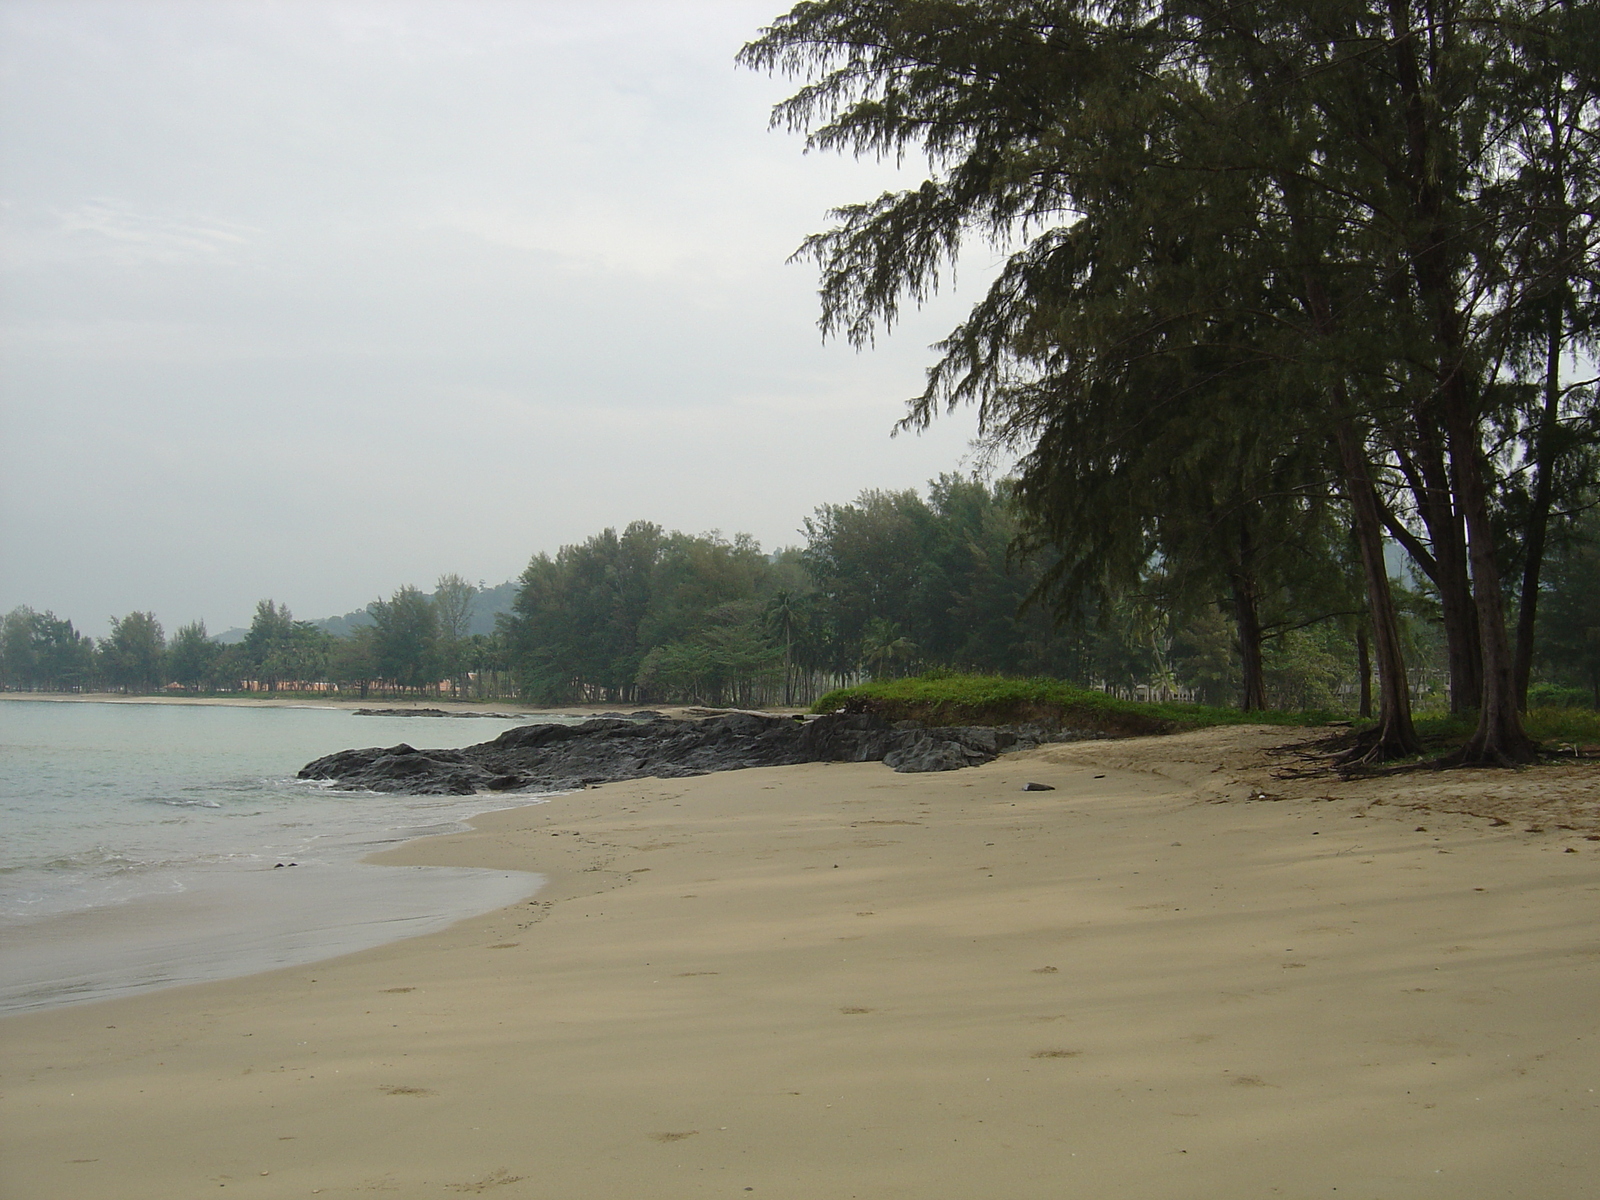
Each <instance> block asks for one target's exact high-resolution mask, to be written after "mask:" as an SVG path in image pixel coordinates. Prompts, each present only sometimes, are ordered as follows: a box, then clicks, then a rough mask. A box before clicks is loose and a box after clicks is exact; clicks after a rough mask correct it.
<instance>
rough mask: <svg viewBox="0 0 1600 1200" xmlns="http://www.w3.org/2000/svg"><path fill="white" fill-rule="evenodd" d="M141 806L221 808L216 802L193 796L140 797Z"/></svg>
mask: <svg viewBox="0 0 1600 1200" xmlns="http://www.w3.org/2000/svg"><path fill="white" fill-rule="evenodd" d="M139 803H141V804H161V805H165V806H166V807H167V808H221V807H222V805H220V804H218V803H217V802H216V801H215V800H207V799H204V798H202V797H191V796H140V797H139Z"/></svg>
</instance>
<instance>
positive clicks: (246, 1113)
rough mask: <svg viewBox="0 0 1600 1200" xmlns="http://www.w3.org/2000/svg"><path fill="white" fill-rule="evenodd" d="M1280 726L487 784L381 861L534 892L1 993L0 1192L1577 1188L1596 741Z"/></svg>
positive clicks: (1586, 1058)
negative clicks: (1395, 747)
mask: <svg viewBox="0 0 1600 1200" xmlns="http://www.w3.org/2000/svg"><path fill="white" fill-rule="evenodd" d="M1285 740H1286V739H1285V733H1284V731H1283V730H1278V729H1261V728H1259V727H1256V728H1248V727H1247V728H1244V729H1240V728H1233V729H1225V730H1208V731H1201V732H1199V733H1197V734H1183V735H1174V736H1171V737H1167V738H1159V739H1134V740H1129V741H1124V742H1095V743H1073V744H1066V745H1055V746H1047V747H1042V748H1040V749H1038V750H1033V751H1028V752H1025V753H1023V754H1019V755H1010V756H1005V757H1002V758H1001V759H999V760H997V761H995V762H993V763H990V764H988V765H986V766H983V767H977V768H971V769H968V770H963V771H956V772H947V773H942V774H939V775H914V776H904V775H896V774H894V773H893V772H892V771H889V770H887V769H885V768H883V767H882V766H881V765H878V764H850V763H846V764H806V765H802V766H797V767H777V768H765V769H759V770H748V771H736V772H727V773H723V774H717V775H708V776H700V777H695V778H688V779H674V780H659V779H643V780H635V781H631V782H627V783H617V784H607V785H604V786H601V787H597V788H593V789H589V790H585V791H583V792H578V793H572V794H570V795H569V796H566V797H562V798H561V799H560V800H559V801H558V802H557V803H554V804H548V805H539V806H534V807H531V808H519V809H511V810H501V811H496V812H491V813H486V814H484V815H482V816H479V817H476V818H474V819H473V820H472V822H471V824H472V828H471V829H470V830H469V831H466V832H462V833H454V834H445V835H441V836H437V837H433V838H427V839H420V840H417V841H412V842H408V843H406V844H405V845H403V846H399V847H396V848H394V849H391V850H386V851H384V852H382V853H381V854H379V855H376V856H374V861H380V862H383V863H387V864H391V865H399V866H405V865H421V864H424V863H426V864H430V865H440V866H469V865H470V866H472V867H476V868H487V869H492V870H526V869H530V868H532V869H535V870H537V871H539V873H541V874H543V875H544V876H545V877H546V880H547V882H546V884H545V887H544V888H543V889H542V890H541V891H540V892H538V893H537V894H536V895H535V896H533V897H532V899H531V900H526V901H523V902H519V903H518V904H516V905H513V906H511V907H508V908H504V909H500V910H497V911H494V912H491V913H486V914H483V915H481V916H478V917H473V918H469V919H467V920H464V921H461V922H459V923H457V924H455V925H453V926H451V927H450V928H449V929H446V930H443V931H441V932H438V933H432V934H427V935H425V936H422V937H417V938H412V939H409V940H406V941H401V942H395V943H390V944H388V945H385V946H381V947H378V948H376V949H373V950H368V951H362V952H360V953H357V954H352V955H347V956H345V957H342V958H337V959H330V960H325V961H322V962H319V963H317V964H315V965H314V966H312V967H297V968H289V969H284V970H279V971H274V972H271V973H267V974H261V975H252V976H248V977H244V978H238V979H232V980H227V981H223V982H217V983H208V984H201V985H196V986H189V987H182V988H175V989H170V990H166V991H160V992H153V993H148V994H145V995H141V996H135V997H131V998H127V999H118V1000H112V1001H107V1002H103V1003H98V1004H86V1005H81V1006H76V1007H71V1008H64V1009H55V1010H50V1011H47V1012H41V1013H31V1014H21V1015H17V1016H10V1017H5V1018H0V1031H3V1033H4V1037H3V1038H0V1044H3V1047H4V1049H3V1053H4V1057H5V1060H6V1072H5V1073H6V1076H7V1078H8V1080H9V1081H10V1082H9V1085H8V1089H7V1097H6V1100H5V1104H6V1113H5V1121H4V1126H5V1132H4V1134H3V1135H0V1136H3V1137H4V1138H5V1140H6V1142H7V1146H6V1149H5V1156H6V1157H5V1161H6V1162H7V1164H8V1166H7V1170H6V1174H5V1183H4V1185H3V1187H0V1194H3V1195H5V1196H6V1197H8V1200H9V1198H11V1197H15V1198H17V1200H21V1198H23V1197H35V1196H38V1197H43V1196H53V1195H73V1196H75V1197H83V1198H86V1200H95V1198H98V1197H105V1198H106V1200H111V1198H112V1197H116V1198H118V1200H141V1198H143V1197H147V1196H148V1197H152V1198H153V1197H158V1196H161V1197H165V1196H169V1195H187V1194H192V1193H194V1192H197V1191H198V1190H199V1189H200V1188H202V1187H204V1188H206V1189H207V1190H215V1189H217V1188H218V1185H224V1186H226V1187H227V1188H228V1189H229V1194H233V1193H234V1192H237V1191H240V1190H243V1191H244V1192H245V1193H246V1194H247V1195H251V1196H259V1197H278V1196H289V1195H307V1194H313V1193H319V1194H332V1193H339V1192H343V1191H348V1190H363V1189H366V1190H371V1189H382V1190H386V1191H393V1192H395V1193H396V1194H398V1195H402V1196H408V1197H409V1196H423V1195H437V1194H439V1192H440V1191H442V1190H455V1191H462V1192H473V1193H478V1192H492V1193H493V1194H495V1195H497V1196H504V1197H506V1198H507V1200H515V1198H519V1197H528V1198H534V1197H538V1198H543V1197H551V1198H554V1197H558V1196H560V1197H564V1196H611V1195H652V1196H661V1197H669V1198H670V1197H680V1196H681V1197H691V1196H693V1197H699V1196H715V1195H723V1194H728V1195H747V1194H750V1195H755V1196H768V1197H773V1196H776V1197H784V1198H790V1197H792V1198H794V1200H800V1198H802V1197H803V1198H806V1200H813V1198H815V1197H818V1196H827V1197H834V1196H838V1197H848V1196H858V1197H901V1196H906V1197H909V1196H917V1197H950V1198H952V1200H954V1198H956V1197H961V1198H966V1197H971V1196H978V1195H994V1196H1004V1197H1007V1198H1008V1200H1010V1198H1013V1197H1030V1198H1031V1197H1040V1198H1041V1200H1043V1198H1044V1197H1051V1198H1052V1200H1054V1198H1055V1197H1059V1196H1061V1195H1063V1194H1066V1195H1083V1196H1091V1195H1093V1196H1100V1195H1108V1196H1110V1195H1114V1196H1117V1197H1119V1198H1123V1197H1127V1198H1130V1200H1145V1198H1149V1200H1154V1198H1156V1197H1171V1196H1174V1195H1182V1196H1184V1197H1216V1198H1217V1200H1222V1198H1223V1197H1228V1198H1229V1200H1232V1198H1234V1197H1254V1196H1262V1197H1266V1196H1270V1195H1275V1194H1286V1195H1308V1196H1309V1195H1325V1194H1333V1193H1332V1192H1331V1190H1330V1189H1331V1188H1334V1187H1337V1188H1338V1191H1339V1194H1353V1195H1357V1196H1360V1195H1372V1196H1385V1197H1396V1198H1399V1197H1404V1198H1407V1200H1410V1198H1412V1197H1428V1198H1433V1197H1438V1198H1439V1200H1444V1198H1446V1197H1450V1198H1451V1200H1454V1198H1457V1197H1459V1196H1461V1195H1463V1194H1469V1193H1470V1194H1472V1195H1483V1196H1490V1195H1506V1196H1525V1195H1532V1194H1537V1195H1539V1196H1540V1197H1541V1198H1547V1200H1566V1198H1568V1197H1570V1198H1572V1200H1578V1197H1581V1196H1586V1195H1587V1194H1588V1191H1589V1189H1590V1186H1591V1185H1589V1184H1586V1183H1584V1182H1583V1181H1584V1180H1585V1179H1592V1178H1593V1176H1594V1174H1595V1173H1596V1172H1597V1171H1600V1147H1597V1146H1596V1145H1595V1143H1594V1141H1593V1138H1592V1128H1593V1121H1594V1119H1595V1117H1596V1116H1597V1115H1600V1101H1597V1098H1596V1093H1595V1092H1593V1091H1590V1090H1589V1089H1591V1088H1600V1018H1597V1017H1596V1015H1595V1013H1594V1008H1593V996H1594V994H1595V990H1596V986H1597V985H1600V938H1597V935H1596V933H1595V930H1596V928H1600V921H1597V919H1596V918H1597V917H1600V899H1597V897H1600V842H1591V841H1589V840H1588V838H1589V837H1590V836H1600V771H1596V770H1595V769H1593V768H1589V767H1583V766H1573V767H1565V766H1563V767H1555V768H1539V769H1538V770H1537V771H1532V772H1523V773H1510V772H1504V773H1490V772H1479V773H1465V774H1464V773H1440V774H1432V775H1418V776H1412V777H1406V778H1398V779H1397V778H1387V779H1380V780H1367V781H1361V782H1360V783H1357V784H1338V783H1334V782H1331V781H1328V780H1308V781H1306V782H1303V783H1302V782H1295V781H1293V780H1277V781H1274V780H1273V776H1272V771H1273V769H1274V768H1276V767H1278V766H1281V765H1282V764H1283V761H1284V759H1283V757H1282V756H1281V755H1278V756H1274V755H1273V754H1272V753H1271V751H1272V749H1273V747H1275V746H1277V745H1279V744H1280V743H1283V742H1284V741H1285ZM1027 782H1041V783H1046V784H1050V785H1052V786H1053V787H1054V788H1055V789H1056V790H1054V791H1046V792H1023V791H1022V786H1023V784H1024V783H1027ZM1255 797H1260V798H1255ZM1512 815H1515V816H1516V820H1515V822H1508V823H1506V824H1501V825H1495V824H1492V823H1491V822H1492V821H1493V820H1495V819H1499V820H1501V821H1507V819H1508V817H1510V816H1512ZM1561 825H1570V826H1572V828H1571V829H1563V828H1560V826H1561ZM1418 826H1421V827H1422V828H1421V829H1419V828H1417V827H1418ZM1535 829H1537V830H1538V832H1533V830H1535Z"/></svg>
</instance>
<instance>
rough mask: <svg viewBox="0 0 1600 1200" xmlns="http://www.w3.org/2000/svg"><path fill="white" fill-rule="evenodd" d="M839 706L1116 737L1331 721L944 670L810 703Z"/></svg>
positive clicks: (940, 721)
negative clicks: (1045, 724)
mask: <svg viewBox="0 0 1600 1200" xmlns="http://www.w3.org/2000/svg"><path fill="white" fill-rule="evenodd" d="M841 709H842V710H844V711H846V712H871V713H876V714H877V715H879V716H882V717H884V718H886V719H888V720H891V721H899V720H917V721H923V722H925V723H927V724H929V725H1003V724H1018V723H1021V722H1025V721H1054V722H1059V723H1061V724H1063V725H1073V726H1077V727H1080V728H1084V727H1087V728H1093V729H1099V730H1102V731H1104V732H1107V733H1116V734H1122V735H1136V734H1145V733H1170V732H1173V731H1176V730H1179V729H1198V728H1201V727H1203V726H1207V725H1255V724H1271V725H1320V724H1324V723H1325V722H1327V721H1329V720H1333V719H1335V718H1334V717H1333V716H1332V714H1329V713H1326V712H1308V713H1303V712H1250V713H1246V712H1240V711H1239V710H1237V709H1232V708H1213V707H1211V706H1209V705H1204V704H1175V703H1144V702H1141V701H1137V700H1119V699H1118V698H1117V697H1115V696H1108V695H1106V694H1105V693H1104V692H1096V691H1090V690H1088V689H1086V688H1079V687H1073V686H1072V685H1071V684H1068V683H1062V682H1061V681H1059V680H1055V679H1008V678H1005V677H1003V676H999V675H956V674H953V673H950V672H945V671H940V672H930V673H928V674H926V675H919V676H917V677H915V678H913V679H892V680H884V681H882V682H877V683H865V684H861V685H859V686H858V687H851V688H839V689H837V690H835V691H832V692H829V693H828V694H827V695H825V696H823V697H822V698H821V699H819V700H818V701H817V702H816V704H815V705H813V706H812V711H813V712H818V713H827V712H836V711H839V710H841Z"/></svg>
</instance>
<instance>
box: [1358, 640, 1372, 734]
mask: <svg viewBox="0 0 1600 1200" xmlns="http://www.w3.org/2000/svg"><path fill="white" fill-rule="evenodd" d="M1356 673H1357V674H1358V675H1360V676H1361V708H1360V715H1361V716H1363V717H1370V716H1371V715H1372V651H1371V648H1370V647H1369V646H1368V644H1367V627H1366V626H1365V625H1362V626H1361V627H1359V628H1358V629H1357V630H1356Z"/></svg>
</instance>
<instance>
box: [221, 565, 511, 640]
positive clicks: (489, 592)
mask: <svg viewBox="0 0 1600 1200" xmlns="http://www.w3.org/2000/svg"><path fill="white" fill-rule="evenodd" d="M428 595H429V596H432V595H433V593H432V592H429V593H428ZM516 598H517V583H516V581H515V580H507V581H506V582H505V583H501V584H497V585H496V586H494V587H492V588H483V589H482V590H480V591H479V592H478V593H477V595H475V596H473V597H472V616H471V620H470V621H469V623H468V625H467V632H468V633H469V634H474V633H493V632H494V619H495V617H497V616H498V615H499V614H501V613H508V612H510V611H511V603H512V601H514V600H515V599H516ZM311 623H312V624H313V625H315V626H316V627H317V628H318V629H321V630H323V631H325V632H327V633H331V634H332V635H333V636H334V637H341V638H342V637H349V636H350V635H351V634H352V633H354V632H355V631H356V630H358V629H360V628H361V627H362V626H364V625H371V624H372V614H371V613H369V612H368V611H367V610H366V609H364V608H358V609H356V610H354V611H353V612H347V613H345V614H344V615H343V616H339V617H322V618H320V619H318V620H314V621H312V622H311ZM249 632H250V631H249V630H248V629H239V628H233V629H229V630H225V631H224V632H222V633H219V634H217V635H216V636H215V637H214V638H213V639H212V640H213V641H217V642H221V643H222V644H223V645H225V646H231V645H233V644H234V643H236V642H242V641H244V639H245V635H246V634H248V633H249Z"/></svg>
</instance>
